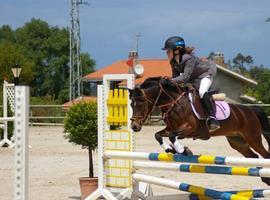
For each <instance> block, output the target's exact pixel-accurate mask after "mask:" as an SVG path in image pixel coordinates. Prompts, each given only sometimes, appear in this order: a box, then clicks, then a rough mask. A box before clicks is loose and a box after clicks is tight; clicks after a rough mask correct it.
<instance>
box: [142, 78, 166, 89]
mask: <svg viewBox="0 0 270 200" xmlns="http://www.w3.org/2000/svg"><path fill="white" fill-rule="evenodd" d="M161 78H162V77H161V76H158V77H150V78H147V79H145V80H144V82H142V83H141V84H140V86H139V88H140V89H147V88H150V87H153V86H156V85H158V84H159V82H160V79H161Z"/></svg>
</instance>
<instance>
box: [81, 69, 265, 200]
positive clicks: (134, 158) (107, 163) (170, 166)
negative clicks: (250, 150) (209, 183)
mask: <svg viewBox="0 0 270 200" xmlns="http://www.w3.org/2000/svg"><path fill="white" fill-rule="evenodd" d="M116 83H120V84H119V85H121V86H122V88H119V87H118V88H114V87H113V86H114V85H115V84H116ZM126 87H127V88H133V87H134V76H133V75H131V74H121V75H105V76H104V77H103V85H99V86H98V116H99V124H98V145H99V146H98V164H99V171H98V177H99V183H98V184H99V186H98V189H97V190H96V191H95V192H94V193H92V194H91V195H90V196H88V197H87V198H86V200H94V199H98V198H99V197H101V196H102V197H104V198H105V199H108V200H120V199H126V198H129V199H134V200H138V199H143V200H144V199H145V200H154V199H155V200H161V199H166V200H173V199H183V200H185V199H191V200H203V199H204V200H209V199H222V200H249V199H254V198H261V197H262V198H263V197H268V198H269V197H270V190H248V191H217V190H213V189H208V188H202V187H198V186H194V185H190V184H187V183H182V182H177V181H172V180H167V179H163V178H157V177H152V176H148V175H143V174H138V173H136V169H142V168H148V169H158V170H167V171H178V172H186V173H208V174H223V175H242V176H257V177H270V169H267V167H270V160H269V159H253V158H236V157H221V156H207V155H200V156H196V155H192V156H182V155H179V154H176V155H173V154H167V153H144V152H135V151H134V150H135V149H134V146H135V145H134V143H135V139H134V135H133V132H132V130H131V128H130V120H129V119H130V118H131V112H132V109H131V108H130V99H129V95H128V91H127V90H126V89H124V88H126ZM183 163H187V164H183ZM190 163H195V164H190ZM225 165H228V166H225ZM252 167H253V168H252ZM262 167H266V168H262ZM143 183H144V184H143ZM145 183H146V184H145ZM149 184H155V185H160V186H164V187H168V188H173V189H176V190H181V191H185V192H187V194H175V195H166V196H157V195H155V196H154V195H153V194H152V191H151V187H150V185H149ZM115 194H116V195H115Z"/></svg>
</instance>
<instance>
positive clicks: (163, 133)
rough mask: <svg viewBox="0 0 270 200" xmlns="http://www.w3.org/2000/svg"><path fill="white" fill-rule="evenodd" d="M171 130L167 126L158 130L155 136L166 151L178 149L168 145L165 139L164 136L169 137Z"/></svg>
mask: <svg viewBox="0 0 270 200" xmlns="http://www.w3.org/2000/svg"><path fill="white" fill-rule="evenodd" d="M169 133H170V132H169V131H168V129H167V128H165V129H163V130H161V131H159V132H157V133H156V134H155V138H156V140H157V141H158V143H159V144H160V146H161V147H162V148H163V149H164V150H165V152H166V153H173V154H174V153H176V151H175V150H174V148H173V147H172V146H170V145H168V144H167V143H166V142H164V141H163V137H169Z"/></svg>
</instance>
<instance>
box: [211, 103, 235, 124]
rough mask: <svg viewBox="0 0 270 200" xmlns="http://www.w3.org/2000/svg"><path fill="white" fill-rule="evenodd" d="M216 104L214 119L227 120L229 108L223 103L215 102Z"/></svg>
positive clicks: (229, 112)
mask: <svg viewBox="0 0 270 200" xmlns="http://www.w3.org/2000/svg"><path fill="white" fill-rule="evenodd" d="M215 104H216V118H217V119H218V120H224V119H227V118H228V117H229V116H230V114H231V109H230V106H229V104H228V103H227V102H225V101H215Z"/></svg>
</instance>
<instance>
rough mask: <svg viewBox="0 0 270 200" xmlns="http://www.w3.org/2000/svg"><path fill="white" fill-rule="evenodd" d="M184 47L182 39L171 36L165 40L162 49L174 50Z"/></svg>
mask: <svg viewBox="0 0 270 200" xmlns="http://www.w3.org/2000/svg"><path fill="white" fill-rule="evenodd" d="M184 48H185V41H184V39H183V38H181V37H179V36H173V37H170V38H168V39H167V40H166V42H165V44H164V47H163V48H162V50H167V49H172V50H176V49H184Z"/></svg>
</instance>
